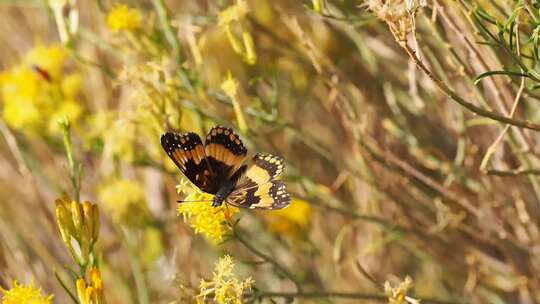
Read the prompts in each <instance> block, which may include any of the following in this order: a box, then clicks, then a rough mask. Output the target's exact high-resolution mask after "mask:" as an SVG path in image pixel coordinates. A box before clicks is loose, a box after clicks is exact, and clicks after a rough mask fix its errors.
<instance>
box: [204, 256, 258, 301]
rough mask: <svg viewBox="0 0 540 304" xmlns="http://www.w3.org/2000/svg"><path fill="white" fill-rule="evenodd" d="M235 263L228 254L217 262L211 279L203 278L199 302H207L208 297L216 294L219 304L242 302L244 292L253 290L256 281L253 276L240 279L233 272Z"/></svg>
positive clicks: (215, 298) (215, 297) (215, 299)
mask: <svg viewBox="0 0 540 304" xmlns="http://www.w3.org/2000/svg"><path fill="white" fill-rule="evenodd" d="M233 269H234V263H233V260H232V258H231V257H230V256H228V255H226V256H224V257H222V258H220V259H219V261H218V262H217V263H216V267H215V270H214V272H213V277H212V280H211V281H205V280H202V281H201V284H200V292H199V295H197V303H205V301H206V297H207V296H208V295H210V294H212V293H213V294H214V301H215V302H216V303H218V304H242V303H244V301H243V296H244V292H245V291H246V290H247V291H249V290H251V285H253V283H254V281H253V280H252V279H251V277H249V278H247V279H245V280H244V281H240V280H239V279H237V278H236V277H235V276H234V274H233Z"/></svg>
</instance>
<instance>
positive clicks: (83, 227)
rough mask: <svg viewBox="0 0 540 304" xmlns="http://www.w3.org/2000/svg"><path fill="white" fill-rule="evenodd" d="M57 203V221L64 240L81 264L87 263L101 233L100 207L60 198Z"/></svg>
mask: <svg viewBox="0 0 540 304" xmlns="http://www.w3.org/2000/svg"><path fill="white" fill-rule="evenodd" d="M55 203H56V221H57V223H58V227H59V228H60V234H61V235H62V240H63V241H64V243H65V244H66V246H67V248H68V250H69V252H70V253H71V255H72V256H73V258H74V259H75V261H76V262H77V263H78V264H79V265H87V264H88V262H89V261H90V259H91V255H92V254H93V252H92V251H93V248H94V245H95V243H96V242H97V239H98V235H99V212H98V207H97V205H95V204H92V203H90V202H84V203H82V204H81V203H79V202H76V201H72V200H71V199H69V198H66V197H65V198H60V199H57V200H56V201H55Z"/></svg>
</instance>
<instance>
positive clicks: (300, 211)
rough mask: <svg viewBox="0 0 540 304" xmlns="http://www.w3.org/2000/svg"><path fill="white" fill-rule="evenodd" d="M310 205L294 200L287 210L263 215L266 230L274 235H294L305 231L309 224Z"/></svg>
mask: <svg viewBox="0 0 540 304" xmlns="http://www.w3.org/2000/svg"><path fill="white" fill-rule="evenodd" d="M311 213H312V210H311V205H310V204H309V203H308V202H306V201H304V200H301V199H297V198H294V199H293V200H292V202H291V205H290V206H289V207H288V208H287V209H281V210H275V211H273V212H267V213H265V214H264V217H265V219H266V221H267V222H268V228H269V229H270V230H272V231H274V232H275V233H279V234H288V235H296V234H297V233H298V232H299V231H300V230H303V229H306V228H307V227H308V225H309V223H310V218H311Z"/></svg>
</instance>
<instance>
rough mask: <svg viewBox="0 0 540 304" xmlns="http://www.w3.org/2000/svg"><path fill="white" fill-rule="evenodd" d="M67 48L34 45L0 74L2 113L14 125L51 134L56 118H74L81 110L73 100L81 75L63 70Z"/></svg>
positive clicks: (54, 129)
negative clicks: (11, 66)
mask: <svg viewBox="0 0 540 304" xmlns="http://www.w3.org/2000/svg"><path fill="white" fill-rule="evenodd" d="M67 57H68V53H67V51H66V50H65V49H64V48H62V47H60V46H56V45H52V46H48V47H46V46H42V45H38V46H36V47H35V48H34V49H33V50H31V51H30V52H29V53H28V54H27V55H26V56H25V58H24V59H23V60H22V62H21V64H20V65H18V66H15V67H13V68H11V69H10V70H7V71H4V72H2V73H1V74H0V95H1V98H0V99H2V101H3V113H2V115H3V117H4V119H5V121H6V123H7V124H8V125H9V126H10V127H12V128H15V129H20V130H24V131H27V132H31V133H38V134H42V133H44V132H48V133H49V134H55V133H56V132H58V131H59V129H58V124H57V120H58V119H59V118H63V117H67V118H68V119H69V120H70V121H71V122H76V121H77V120H78V118H79V117H80V116H81V114H82V107H81V105H80V103H79V102H78V101H77V95H78V94H79V92H80V87H81V77H80V75H79V74H78V73H72V74H66V75H65V74H64V73H63V70H64V65H65V61H66V59H67Z"/></svg>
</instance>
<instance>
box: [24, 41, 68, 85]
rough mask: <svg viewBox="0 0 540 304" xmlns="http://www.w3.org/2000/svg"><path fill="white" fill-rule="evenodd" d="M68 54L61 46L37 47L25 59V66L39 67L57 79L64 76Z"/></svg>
mask: <svg viewBox="0 0 540 304" xmlns="http://www.w3.org/2000/svg"><path fill="white" fill-rule="evenodd" d="M67 58H68V52H67V51H66V49H65V48H63V47H61V46H59V45H51V46H44V45H37V46H36V47H35V48H33V49H32V50H30V52H28V54H26V56H25V58H24V61H23V63H24V65H26V66H30V67H32V66H38V67H39V68H41V69H42V70H43V71H47V73H48V74H49V75H50V76H51V78H53V79H55V78H58V77H60V76H61V75H62V71H63V69H64V64H65V62H66V59H67Z"/></svg>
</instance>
